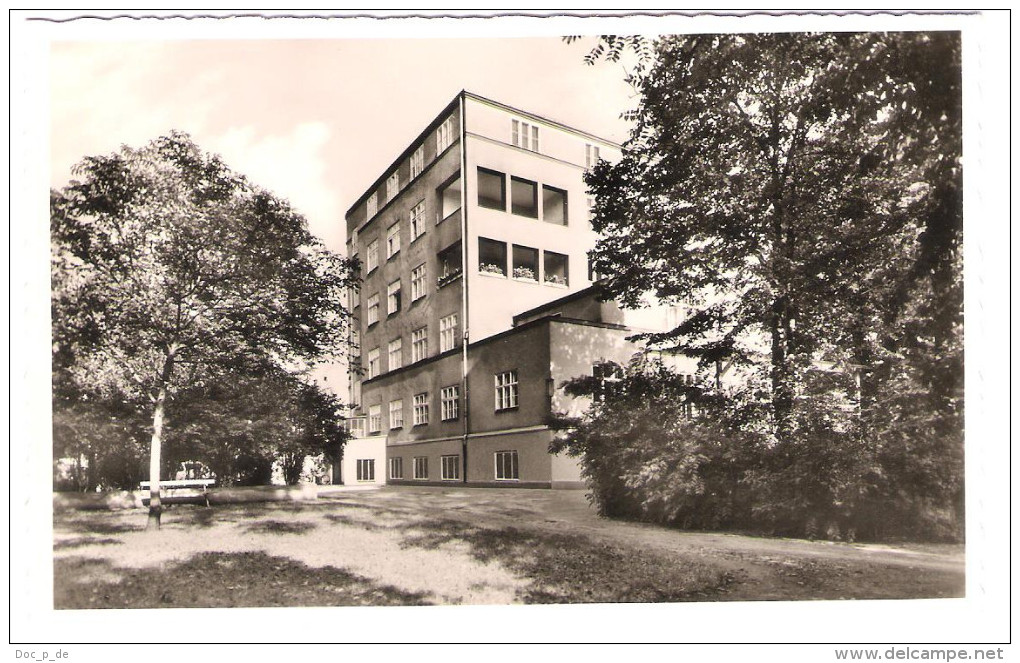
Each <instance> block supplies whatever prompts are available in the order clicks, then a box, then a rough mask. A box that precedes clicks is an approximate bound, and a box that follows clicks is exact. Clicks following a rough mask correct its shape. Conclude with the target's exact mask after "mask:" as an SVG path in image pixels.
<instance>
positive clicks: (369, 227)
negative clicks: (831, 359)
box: [343, 92, 664, 486]
mask: <svg viewBox="0 0 1020 663" xmlns="http://www.w3.org/2000/svg"><path fill="white" fill-rule="evenodd" d="M618 155H619V146H618V145H616V144H614V143H612V142H610V141H607V140H604V139H602V138H599V137H597V136H594V135H592V134H589V133H587V132H584V131H581V130H578V129H575V128H572V127H568V126H565V125H563V124H560V123H558V122H554V121H552V120H549V119H546V118H542V117H538V116H536V115H533V114H531V113H527V112H524V111H521V110H518V109H515V108H511V107H509V106H506V105H504V104H501V103H498V102H495V101H492V100H490V99H485V98H483V97H480V96H477V95H475V94H471V93H469V92H461V93H460V94H458V95H457V96H456V98H454V100H453V101H452V102H451V103H450V104H449V105H448V106H447V107H446V108H445V109H443V111H442V112H441V113H440V114H439V115H438V116H437V117H436V118H435V119H434V120H433V121H432V122H431V123H430V124H429V126H428V127H426V129H425V130H424V131H423V132H422V133H421V134H420V135H419V136H418V137H417V138H416V139H415V140H414V141H413V142H412V143H411V144H410V146H408V147H407V149H406V150H404V152H403V153H402V154H401V155H400V156H399V157H398V158H397V159H396V160H395V161H394V162H393V163H392V165H391V166H390V167H389V168H388V169H387V170H386V171H385V172H384V173H382V175H381V176H380V177H379V178H378V179H377V180H376V181H375V182H374V183H373V184H372V186H371V187H370V188H369V189H368V190H367V191H365V192H364V193H363V194H362V195H361V196H360V197H359V198H358V200H357V201H355V203H354V204H353V205H352V206H351V208H350V210H349V211H348V212H347V217H346V220H347V235H348V251H349V254H350V255H356V256H357V257H358V258H359V259H360V262H361V264H362V282H361V287H360V289H359V290H358V291H357V292H355V293H352V301H351V302H350V304H351V306H352V308H353V310H354V312H355V318H356V320H357V322H356V323H355V330H354V333H353V338H352V347H353V348H355V350H354V354H355V356H354V357H353V358H352V365H353V366H356V367H357V366H360V371H357V370H356V371H354V374H353V375H352V377H351V393H350V402H351V403H352V404H354V406H355V407H356V411H355V413H356V414H357V415H358V418H359V419H362V421H361V422H360V423H361V430H360V431H359V433H360V435H359V437H360V439H359V440H357V441H356V442H352V443H351V444H349V446H348V451H347V453H346V454H345V456H346V460H345V471H344V477H343V479H344V481H345V483H358V482H381V481H388V482H391V483H401V482H405V483H448V482H463V483H468V484H475V485H485V484H498V485H530V486H579V485H580V484H579V481H580V477H579V475H578V470H577V466H576V463H575V462H574V461H573V460H572V459H567V458H558V457H554V456H551V455H550V454H549V453H548V444H549V442H550V440H551V436H552V432H551V431H550V429H549V427H548V425H547V422H548V417H549V414H550V412H551V411H553V410H556V411H565V410H568V409H570V404H569V403H568V402H566V401H565V400H564V399H565V396H564V395H563V394H562V391H561V390H559V386H560V385H561V384H562V382H563V381H564V380H566V379H569V378H571V377H574V376H576V375H579V374H583V373H590V371H591V369H592V366H593V365H594V364H597V363H598V362H600V361H603V360H610V359H611V360H616V361H620V360H626V359H627V358H628V357H629V356H630V355H632V354H633V353H634V352H635V350H636V349H637V348H636V347H635V346H634V345H633V344H631V343H629V342H627V341H626V340H625V339H626V336H627V335H628V334H630V333H633V331H632V329H633V325H630V324H628V321H627V320H626V319H625V314H624V313H623V312H622V311H620V309H619V308H617V307H615V306H614V305H612V304H600V303H598V302H597V301H596V300H595V298H594V295H593V293H592V291H591V289H590V286H591V283H592V280H591V279H592V274H591V271H590V269H589V265H588V255H587V252H588V250H589V249H591V248H592V246H594V243H595V239H596V237H595V234H594V233H593V232H592V230H591V226H590V224H589V220H588V217H589V208H590V205H591V201H590V198H589V197H588V194H587V190H586V186H585V184H584V182H583V179H582V176H583V173H584V171H585V170H586V169H587V168H589V167H591V166H592V165H594V163H595V162H596V161H597V160H598V159H599V158H602V159H608V160H613V159H615V158H618ZM663 322H664V321H663ZM643 326H651V327H658V328H661V325H656V324H652V325H643ZM384 463H385V467H377V466H376V465H377V464H378V465H382V464H384Z"/></svg>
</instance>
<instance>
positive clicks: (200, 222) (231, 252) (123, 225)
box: [51, 133, 355, 527]
mask: <svg viewBox="0 0 1020 663" xmlns="http://www.w3.org/2000/svg"><path fill="white" fill-rule="evenodd" d="M75 177H76V179H75V180H74V181H72V182H71V183H70V184H69V185H68V186H67V187H65V188H64V189H63V190H61V191H59V192H52V193H51V226H52V244H53V261H52V264H53V269H52V292H53V324H54V341H55V342H54V357H55V365H56V369H55V374H56V375H57V376H58V377H57V378H55V379H57V380H58V381H69V382H70V383H72V384H73V385H75V389H76V390H77V391H78V392H79V393H83V394H89V393H92V394H94V395H95V397H96V398H112V397H116V398H122V399H126V400H133V401H138V400H142V401H145V402H147V403H148V407H149V408H150V412H151V421H152V433H151V443H150V454H149V455H150V467H149V474H150V479H151V481H152V494H151V502H150V509H149V525H150V526H151V527H158V526H159V518H160V513H161V506H160V499H159V497H160V496H159V470H160V465H161V443H162V435H163V427H164V417H165V413H166V404H167V401H168V399H170V398H172V397H173V396H174V394H175V393H176V392H177V391H178V390H179V389H181V388H182V387H183V386H192V387H194V386H201V385H203V384H205V383H207V382H211V381H215V380H222V379H224V377H225V376H229V375H230V374H231V372H232V371H234V370H235V369H237V368H238V367H239V366H240V367H245V366H250V365H252V364H253V363H258V362H267V363H269V364H271V365H273V366H276V367H279V368H281V369H284V370H288V371H297V370H303V369H306V368H308V367H309V366H310V365H312V364H313V363H315V362H317V361H320V360H323V359H327V358H329V357H332V356H334V355H336V354H338V353H339V352H340V350H341V349H342V341H343V335H344V328H345V324H346V316H347V313H346V311H345V309H344V306H343V292H344V289H345V288H346V287H348V286H349V285H351V284H352V283H353V279H354V278H355V277H354V271H353V270H352V269H351V265H350V264H349V262H348V261H347V260H346V259H343V258H341V257H339V256H336V255H334V254H332V253H330V252H329V251H327V250H326V249H325V248H324V247H323V246H322V245H321V243H320V242H319V241H318V240H317V239H316V238H315V237H313V236H312V235H311V234H310V233H309V231H308V228H307V223H306V221H305V220H304V218H303V217H302V216H301V215H299V214H298V213H296V212H295V211H294V210H293V209H292V208H291V207H290V206H289V205H288V204H287V203H286V202H285V201H283V200H281V199H279V198H277V197H275V196H273V195H272V194H270V193H269V192H267V191H265V190H263V189H261V188H259V187H257V186H255V185H254V184H252V183H251V182H249V181H248V180H247V179H246V178H244V177H243V176H241V175H238V174H236V173H234V172H232V171H231V170H230V169H229V168H228V167H227V166H226V164H224V163H223V161H222V160H221V159H220V158H219V157H217V156H214V155H209V154H206V153H204V152H203V151H202V150H201V149H199V147H198V146H197V145H195V144H194V143H193V142H192V141H191V139H190V138H189V137H188V136H187V135H184V134H180V133H171V134H169V135H167V136H164V137H161V138H158V139H156V140H154V141H152V142H151V143H149V144H147V145H145V146H144V147H142V148H138V149H135V148H130V147H127V146H125V147H122V148H121V149H120V150H119V151H117V152H115V153H113V154H109V155H102V156H90V157H86V158H85V159H84V160H83V161H82V162H81V163H79V164H78V165H77V167H76V169H75Z"/></svg>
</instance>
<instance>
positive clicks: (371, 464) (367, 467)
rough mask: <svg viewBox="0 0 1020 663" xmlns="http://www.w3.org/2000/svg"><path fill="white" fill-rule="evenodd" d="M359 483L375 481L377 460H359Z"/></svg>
mask: <svg viewBox="0 0 1020 663" xmlns="http://www.w3.org/2000/svg"><path fill="white" fill-rule="evenodd" d="M358 481H375V458H359V459H358Z"/></svg>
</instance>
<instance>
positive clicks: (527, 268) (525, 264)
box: [513, 244, 538, 281]
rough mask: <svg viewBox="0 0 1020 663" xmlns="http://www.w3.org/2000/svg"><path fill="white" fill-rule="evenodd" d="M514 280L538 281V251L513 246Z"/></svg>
mask: <svg viewBox="0 0 1020 663" xmlns="http://www.w3.org/2000/svg"><path fill="white" fill-rule="evenodd" d="M513 274H514V278H515V279H523V280H525V281H538V249H532V248H529V247H527V246H517V245H516V244H514V272H513Z"/></svg>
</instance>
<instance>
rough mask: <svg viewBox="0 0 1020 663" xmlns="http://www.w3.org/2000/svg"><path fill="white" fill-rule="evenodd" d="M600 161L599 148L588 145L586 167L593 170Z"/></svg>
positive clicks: (586, 146)
mask: <svg viewBox="0 0 1020 663" xmlns="http://www.w3.org/2000/svg"><path fill="white" fill-rule="evenodd" d="M598 160H599V146H598V145H592V144H590V143H589V144H587V145H585V146H584V167H585V168H591V167H592V166H594V165H595V164H596V163H598Z"/></svg>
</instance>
